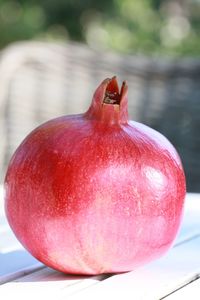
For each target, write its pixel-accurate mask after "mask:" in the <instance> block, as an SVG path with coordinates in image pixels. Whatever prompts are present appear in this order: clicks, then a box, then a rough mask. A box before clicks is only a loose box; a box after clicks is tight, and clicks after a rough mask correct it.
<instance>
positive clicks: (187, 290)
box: [163, 279, 200, 300]
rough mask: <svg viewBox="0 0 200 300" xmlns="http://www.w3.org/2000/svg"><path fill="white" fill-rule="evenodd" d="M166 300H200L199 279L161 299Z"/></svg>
mask: <svg viewBox="0 0 200 300" xmlns="http://www.w3.org/2000/svg"><path fill="white" fill-rule="evenodd" d="M163 299H166V300H188V299H192V300H199V299H200V279H197V280H195V281H193V282H191V283H190V284H188V285H186V286H184V288H181V289H179V290H178V291H176V292H174V293H173V294H170V295H168V296H167V297H165V298H163Z"/></svg>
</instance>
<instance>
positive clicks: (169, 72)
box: [0, 42, 200, 192]
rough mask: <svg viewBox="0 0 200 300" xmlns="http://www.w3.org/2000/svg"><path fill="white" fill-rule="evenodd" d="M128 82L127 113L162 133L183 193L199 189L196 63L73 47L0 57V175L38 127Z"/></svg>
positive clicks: (47, 46)
mask: <svg viewBox="0 0 200 300" xmlns="http://www.w3.org/2000/svg"><path fill="white" fill-rule="evenodd" d="M113 75H117V76H118V78H119V80H120V81H122V80H127V82H128V85H129V115H130V118H131V119H134V120H135V121H139V122H143V123H145V124H147V125H149V126H151V127H153V128H154V129H157V130H158V131H160V132H162V133H163V134H164V135H166V137H168V138H169V140H170V141H171V142H172V143H173V144H174V145H175V147H176V148H177V150H178V152H179V153H180V156H181V158H182V161H183V164H184V168H185V171H186V176H187V188H188V191H193V192H195V191H196V192H199V191H200V184H199V178H200V135H199V128H200V117H199V116H200V85H199V82H200V60H198V59H179V60H178V59H177V60H176V59H166V58H156V57H155V58H147V57H143V56H124V55H117V54H113V53H102V52H97V51H94V50H91V49H90V48H88V47H87V46H85V45H82V44H78V43H77V44H76V43H60V44H57V43H47V42H24V43H23V42H20V43H16V44H13V45H11V46H9V47H8V48H6V49H5V50H3V51H2V52H1V54H0V138H1V151H0V178H1V181H2V180H3V178H4V175H5V170H6V167H7V164H8V161H9V159H10V157H11V155H12V153H13V152H14V150H15V149H16V147H17V146H18V145H19V143H20V142H21V141H22V139H23V138H24V137H25V136H26V135H27V134H28V133H29V132H30V131H31V130H32V129H33V128H34V127H36V126H37V125H39V124H40V123H42V122H44V121H46V120H48V119H50V118H54V117H57V116H60V115H63V114H72V113H80V112H84V111H86V109H87V108H88V105H89V103H90V101H91V98H92V95H93V92H94V90H95V89H96V87H97V86H98V85H99V84H100V82H101V81H102V80H103V79H105V78H106V77H112V76H113Z"/></svg>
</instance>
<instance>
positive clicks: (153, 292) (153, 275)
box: [63, 237, 200, 300]
mask: <svg viewBox="0 0 200 300" xmlns="http://www.w3.org/2000/svg"><path fill="white" fill-rule="evenodd" d="M199 249H200V237H198V238H195V239H193V240H190V241H188V242H186V243H183V244H180V245H179V246H177V247H174V248H173V249H171V251H169V252H168V254H167V255H165V256H164V257H163V258H161V259H159V260H157V261H155V262H153V263H151V264H149V265H146V266H145V267H143V268H141V269H138V270H136V271H132V272H129V273H125V274H119V275H115V276H112V277H110V278H108V279H107V280H104V281H102V282H100V283H99V284H98V285H95V286H94V287H92V288H90V289H86V290H84V291H82V293H81V294H80V293H77V294H74V295H73V296H72V298H70V299H73V300H75V299H81V298H82V299H87V300H90V299H96V295H98V297H99V298H98V299H107V298H110V299H126V300H129V299H131V300H132V299H137V300H138V299H141V300H142V299H143V300H144V299H147V300H156V299H161V298H162V297H164V296H166V295H168V294H170V293H171V292H172V291H175V290H177V289H178V288H180V287H181V286H184V285H186V284H187V283H189V282H191V281H193V280H194V279H195V278H197V276H199V274H200V255H199ZM63 300H64V297H63Z"/></svg>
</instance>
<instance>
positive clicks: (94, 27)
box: [86, 22, 109, 50]
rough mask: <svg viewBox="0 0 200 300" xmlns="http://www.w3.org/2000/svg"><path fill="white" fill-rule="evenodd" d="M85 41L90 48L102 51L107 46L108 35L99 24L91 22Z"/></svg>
mask: <svg viewBox="0 0 200 300" xmlns="http://www.w3.org/2000/svg"><path fill="white" fill-rule="evenodd" d="M86 40H87V42H88V44H89V45H90V46H91V47H92V48H96V49H102V50H103V49H106V48H107V46H108V43H109V35H108V33H107V31H106V30H105V29H104V28H102V27H101V24H99V23H97V22H92V23H90V25H89V26H88V28H87V30H86Z"/></svg>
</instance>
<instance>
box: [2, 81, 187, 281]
mask: <svg viewBox="0 0 200 300" xmlns="http://www.w3.org/2000/svg"><path fill="white" fill-rule="evenodd" d="M106 95H108V98H109V99H108V100H105V98H106ZM113 95H114V96H113ZM116 95H118V96H116ZM113 98H114V100H113V102H114V103H110V100H112V99H113ZM118 98H119V100H118ZM106 101H108V103H106ZM111 102H112V101H111ZM4 187H5V210H6V215H7V218H8V221H9V224H10V226H11V228H12V229H13V231H14V233H15V235H16V236H17V238H18V239H19V241H20V242H21V243H22V244H23V245H24V247H25V248H26V249H27V250H28V251H29V252H30V253H31V254H32V255H33V256H35V257H36V258H37V259H38V260H40V261H41V262H43V263H44V264H46V265H48V266H50V267H52V268H54V269H56V270H59V271H62V272H65V273H73V274H90V275H91V274H101V273H118V272H125V271H130V270H133V269H135V268H137V267H139V266H142V265H144V264H146V263H148V262H150V261H152V260H154V259H156V258H159V257H160V256H161V255H163V254H164V253H165V252H166V251H167V250H168V249H169V248H170V246H171V245H172V243H173V241H174V239H175V236H176V234H177V231H178V229H179V227H180V222H181V218H182V213H183V206H184V198H185V193H186V184H185V176H184V171H183V167H182V164H181V161H180V158H179V156H178V154H177V152H176V150H175V149H174V147H173V146H172V145H171V144H170V142H169V141H168V140H167V139H166V138H165V137H164V136H162V135H161V134H160V133H158V132H156V131H155V130H153V129H151V128H149V127H147V126H145V125H143V124H140V123H137V122H133V121H128V115H127V85H126V83H124V84H123V86H122V89H121V92H119V90H118V86H117V82H116V79H115V78H113V79H107V80H105V81H104V82H103V83H102V84H101V85H100V86H99V88H98V89H97V91H96V92H95V94H94V97H93V101H92V104H91V106H90V108H89V110H88V111H87V112H86V113H85V114H80V115H74V116H62V117H59V118H56V119H53V120H50V121H48V122H46V123H44V124H42V125H41V126H39V127H38V128H36V129H35V130H34V131H33V132H31V133H30V134H29V135H28V136H27V137H26V138H25V140H24V141H23V142H22V144H21V145H20V146H19V147H18V149H17V150H16V152H15V153H14V155H13V157H12V159H11V161H10V164H9V166H8V170H7V174H6V178H5V185H4Z"/></svg>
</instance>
